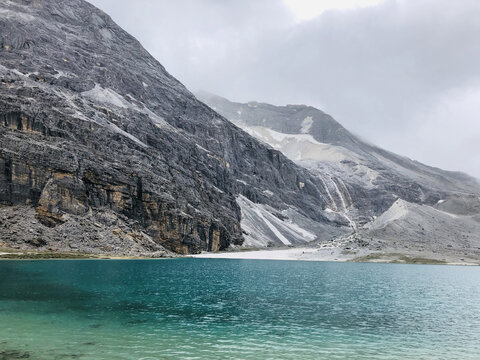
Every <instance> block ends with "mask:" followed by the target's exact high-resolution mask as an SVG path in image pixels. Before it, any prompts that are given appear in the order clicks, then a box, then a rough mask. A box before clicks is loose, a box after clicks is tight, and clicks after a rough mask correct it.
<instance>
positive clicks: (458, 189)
mask: <svg viewBox="0 0 480 360" xmlns="http://www.w3.org/2000/svg"><path fill="white" fill-rule="evenodd" d="M197 97H198V98H199V99H200V100H202V101H204V102H205V103H206V104H208V105H209V106H211V107H212V108H213V109H215V110H216V111H217V112H219V113H220V114H222V115H223V116H225V117H226V118H228V119H229V120H231V121H232V122H233V123H235V124H236V125H238V126H240V127H241V128H243V129H244V130H245V131H247V132H249V133H250V134H251V135H253V136H255V137H257V138H258V139H260V140H261V141H263V142H265V143H267V144H270V145H271V146H273V147H274V148H275V149H278V150H280V151H282V152H283V153H284V154H285V155H287V156H288V157H289V158H290V159H292V160H294V161H295V162H297V163H298V164H300V165H302V166H304V167H306V168H308V169H310V170H311V171H313V172H315V173H317V174H318V176H319V177H321V178H322V179H323V180H324V181H326V180H328V179H325V177H327V178H328V177H332V176H333V177H335V178H337V179H339V180H341V181H343V182H348V185H349V186H352V187H354V188H355V187H360V188H362V189H365V190H366V191H367V192H368V193H369V195H368V197H369V198H370V199H371V200H372V201H375V199H377V200H378V196H379V195H380V194H381V195H382V196H384V197H387V198H389V196H388V195H392V196H394V197H399V198H402V199H404V200H407V201H411V202H415V203H426V204H435V203H436V202H437V201H438V200H440V199H441V198H444V197H445V195H446V194H454V193H457V194H479V193H480V185H479V183H478V181H477V180H476V179H474V178H472V177H470V176H468V175H466V174H463V173H459V172H451V171H444V170H441V169H437V168H433V167H430V166H427V165H424V164H421V163H419V162H417V161H413V160H410V159H408V158H406V157H403V156H399V155H396V154H393V153H391V152H388V151H386V150H383V149H381V148H378V147H376V146H374V145H371V144H368V143H366V142H365V141H362V140H361V139H359V138H358V137H356V136H354V135H353V134H351V133H350V132H348V130H346V129H345V128H344V127H342V126H341V125H340V124H339V123H338V122H337V121H335V120H334V119H333V118H332V117H331V116H329V115H327V114H325V113H324V112H322V111H321V110H318V109H315V108H313V107H310V106H304V105H287V106H273V105H269V104H262V103H256V102H250V103H248V104H240V103H234V102H231V101H228V100H227V99H224V98H221V97H219V96H216V95H212V94H209V93H206V92H200V93H198V94H197ZM327 182H328V181H327ZM353 191H355V189H353ZM353 195H354V194H353ZM347 197H348V196H347ZM350 197H352V196H350ZM357 200H359V201H357V206H358V207H359V208H362V209H365V208H367V209H369V210H372V211H373V212H372V214H375V215H377V214H378V213H379V212H382V211H384V210H386V208H388V207H389V206H390V205H391V204H392V203H393V198H389V199H388V201H385V202H383V201H382V204H379V206H378V207H377V208H375V205H374V204H370V205H368V206H366V205H367V204H362V203H361V201H360V199H357ZM365 206H366V207H365Z"/></svg>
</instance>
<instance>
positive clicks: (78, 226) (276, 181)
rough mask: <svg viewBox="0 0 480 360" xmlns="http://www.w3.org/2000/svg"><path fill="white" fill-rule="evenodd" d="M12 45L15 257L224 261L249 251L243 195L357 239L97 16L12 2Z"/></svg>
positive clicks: (6, 155)
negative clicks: (231, 253) (177, 256)
mask: <svg viewBox="0 0 480 360" xmlns="http://www.w3.org/2000/svg"><path fill="white" fill-rule="evenodd" d="M0 34H1V35H0V37H1V38H0V125H1V126H0V202H1V204H3V205H2V211H3V212H4V214H5V215H2V216H4V218H3V220H2V225H1V226H0V239H1V241H3V243H4V244H5V245H6V246H10V245H13V246H20V247H24V246H28V247H33V248H38V249H40V250H42V249H49V248H52V249H67V248H70V249H75V248H79V249H80V250H82V251H93V252H96V251H97V250H98V249H101V251H106V252H113V253H122V254H123V253H127V254H131V253H139V254H143V253H148V252H156V251H163V250H162V249H164V248H166V249H168V250H172V251H174V252H177V253H183V254H186V253H196V252H200V251H202V250H207V251H217V250H222V249H225V248H227V247H229V246H230V245H232V244H234V245H235V244H236V245H240V244H242V243H243V241H244V233H242V229H241V212H240V208H239V205H238V204H237V198H238V196H240V195H241V196H244V197H245V198H246V199H248V200H249V201H251V202H254V203H256V204H263V205H265V206H268V207H269V208H271V209H274V211H276V212H278V213H279V214H280V213H281V212H282V211H283V212H284V213H285V214H288V213H290V214H294V215H292V216H295V217H301V218H302V219H305V220H304V223H315V224H322V226H321V228H322V229H324V228H328V229H329V231H328V232H324V231H321V230H317V233H316V234H314V235H315V236H316V237H318V238H322V237H325V236H326V235H325V234H328V236H334V235H336V234H341V233H344V232H345V231H348V229H349V224H348V223H346V222H345V220H344V219H330V218H327V217H325V214H324V212H323V210H324V209H325V207H326V206H327V201H326V199H327V197H328V194H327V193H328V190H326V189H325V188H324V186H323V185H322V184H319V183H318V181H316V178H315V176H313V175H312V174H311V173H310V172H308V171H307V170H305V169H303V168H301V167H299V166H297V165H295V164H294V163H293V162H291V161H290V160H289V159H287V158H286V157H285V156H284V155H283V154H281V153H280V152H279V151H276V150H274V149H272V148H270V147H268V146H265V145H263V144H262V143H260V142H259V141H257V140H255V139H254V138H253V137H251V136H249V135H248V134H246V133H245V132H243V131H242V130H241V129H239V128H238V127H236V126H235V125H233V124H231V123H230V122H229V121H227V120H226V119H225V118H223V117H222V116H220V115H218V114H217V113H216V112H215V111H213V110H212V109H210V108H209V107H208V106H206V105H204V104H203V103H202V102H200V101H198V100H197V99H196V98H195V97H194V96H193V95H192V94H191V93H190V92H189V91H188V90H187V89H186V88H185V87H184V86H183V85H182V84H181V83H180V82H178V81H177V80H176V79H175V78H173V77H172V76H171V75H170V74H168V72H167V71H166V70H165V69H164V68H163V67H162V65H161V64H160V63H158V61H157V60H155V59H154V58H153V57H152V56H150V55H149V54H148V53H147V52H146V51H145V50H144V49H143V48H142V46H141V45H140V44H139V43H138V41H137V40H135V39H134V38H133V37H132V36H130V35H129V34H127V33H126V32H125V31H124V30H122V29H121V28H119V27H118V26H117V25H116V24H115V23H114V22H113V21H112V20H111V19H110V17H108V16H107V15H106V14H104V13H103V12H101V11H100V10H98V9H96V8H95V7H94V6H92V5H90V4H89V3H87V2H85V1H82V0H66V1H54V0H15V1H6V0H1V1H0ZM9 216H13V217H14V219H15V221H16V223H15V224H12V223H11V222H9V221H10V220H11V219H10V220H9V219H7V218H8V217H9ZM282 216H284V215H282ZM105 217H107V218H108V219H110V220H108V221H107V220H106V221H107V223H108V224H105V222H102V221H103V220H102V219H105ZM33 221H37V223H35V224H33ZM282 221H293V220H292V219H287V218H282ZM92 223H98V224H100V225H101V226H100V227H97V226H94V225H92ZM116 224H119V225H118V229H120V230H118V231H117V230H116V229H117V225H116ZM33 225H35V226H33ZM30 228H31V229H32V231H33V234H34V235H32V236H30V235H29V229H30ZM97 229H100V230H97ZM97 243H98V244H99V245H98V247H97V245H96V244H97ZM80 244H82V245H81V246H80ZM109 245H110V247H108V246H109Z"/></svg>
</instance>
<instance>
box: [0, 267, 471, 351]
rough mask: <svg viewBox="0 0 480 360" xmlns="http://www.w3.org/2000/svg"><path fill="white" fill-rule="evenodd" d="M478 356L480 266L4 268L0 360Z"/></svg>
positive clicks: (0, 283)
mask: <svg viewBox="0 0 480 360" xmlns="http://www.w3.org/2000/svg"><path fill="white" fill-rule="evenodd" d="M20 356H29V358H30V359H41V360H43V359H178V358H184V359H229V358H231V359H233V358H241V359H250V358H251V359H279V358H282V359H294V358H295V359H480V268H479V267H453V266H429V265H393V264H359V263H321V262H296V261H262V260H221V259H218V260H217V259H175V260H145V261H135V260H134V261H97V260H80V261H77V260H67V261H3V262H0V359H1V360H3V359H17V358H19V357H20Z"/></svg>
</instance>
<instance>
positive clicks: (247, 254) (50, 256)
mask: <svg viewBox="0 0 480 360" xmlns="http://www.w3.org/2000/svg"><path fill="white" fill-rule="evenodd" d="M429 255H430V254H429V253H428V252H417V253H409V254H406V253H398V252H395V251H394V250H393V249H392V251H390V252H372V251H369V250H363V251H359V252H356V253H351V252H345V251H344V250H343V249H341V248H339V247H327V248H308V247H299V248H274V249H256V250H253V249H252V250H241V251H224V252H216V253H209V252H203V253H201V254H191V255H174V256H163V257H155V256H133V255H132V256H128V255H112V254H86V253H60V252H58V253H57V252H33V251H23V252H22V251H13V250H10V249H1V250H0V261H22V260H25V261H32V260H39V261H45V260H167V259H185V258H187V259H188V258H191V259H231V260H275V261H309V262H312V261H313V262H361V263H385V264H423V265H451V266H480V261H478V260H476V259H468V260H467V259H460V260H459V259H454V258H451V257H450V258H448V256H445V257H444V258H443V259H441V260H439V259H438V258H437V259H435V258H434V257H433V256H429Z"/></svg>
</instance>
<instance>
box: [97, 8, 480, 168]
mask: <svg viewBox="0 0 480 360" xmlns="http://www.w3.org/2000/svg"><path fill="white" fill-rule="evenodd" d="M92 3H94V4H95V5H97V6H99V7H100V8H102V9H103V10H105V11H106V12H107V13H109V14H110V15H111V16H112V17H113V18H114V20H116V21H117V22H118V23H119V24H120V25H121V26H123V27H124V28H125V29H126V30H127V31H129V32H131V33H132V34H134V35H135V36H136V37H137V38H138V39H139V40H140V41H141V42H142V43H143V44H144V46H145V47H146V48H147V49H148V50H149V51H150V52H151V53H152V54H153V55H154V56H155V57H156V58H157V59H159V60H160V62H162V64H163V65H164V66H165V67H166V68H167V70H169V71H170V72H171V73H172V74H173V75H174V76H176V77H177V78H179V79H180V80H181V81H182V82H184V83H185V84H186V85H187V86H188V87H190V88H191V89H193V90H199V89H205V90H208V91H211V92H214V93H217V94H219V95H222V96H225V97H227V98H230V99H232V100H237V101H249V100H257V101H265V102H271V103H274V104H287V103H305V104H309V105H313V106H316V107H319V108H321V109H323V110H324V111H326V112H328V113H330V114H332V115H333V116H334V117H335V118H336V119H337V120H339V121H340V122H341V123H342V124H343V125H344V126H346V127H347V128H349V129H350V130H352V131H353V132H355V133H357V134H358V135H360V136H362V137H363V138H365V139H367V140H370V141H372V142H374V143H376V144H378V145H380V146H382V147H384V148H386V149H389V150H392V151H395V152H397V153H400V154H404V155H407V156H409V157H411V158H414V159H416V160H419V161H422V162H426V163H428V164H431V165H434V166H439V167H443V168H446V169H450V170H462V171H466V172H469V173H471V174H473V175H475V176H478V177H480V125H479V124H480V119H479V114H480V66H479V65H478V64H479V63H480V36H479V34H480V21H478V19H479V18H480V2H478V1H476V0H459V1H450V0H397V1H393V0H390V1H388V0H387V1H385V2H384V3H382V4H381V5H379V6H376V7H369V8H363V9H357V10H352V11H328V12H325V13H324V14H322V15H321V16H319V17H317V18H316V19H314V20H312V21H309V22H306V23H300V24H298V23H295V21H294V17H293V14H291V13H290V12H289V10H288V9H287V8H286V7H285V6H284V5H283V3H282V2H281V1H275V0H260V1H259V0H246V1H233V0H222V1H220V0H202V1H195V0H177V1H175V2H173V1H169V0H160V1H153V0H151V1H148V0H140V1H135V2H132V1H127V0H94V1H92Z"/></svg>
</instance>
